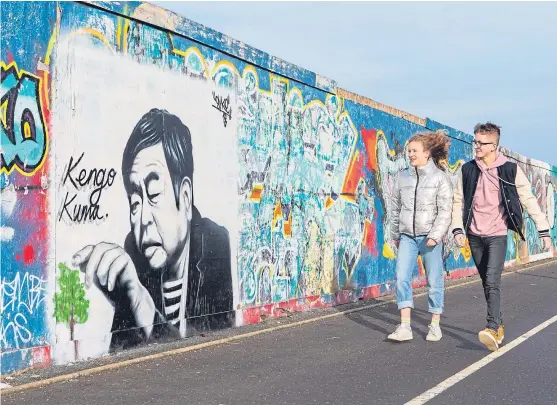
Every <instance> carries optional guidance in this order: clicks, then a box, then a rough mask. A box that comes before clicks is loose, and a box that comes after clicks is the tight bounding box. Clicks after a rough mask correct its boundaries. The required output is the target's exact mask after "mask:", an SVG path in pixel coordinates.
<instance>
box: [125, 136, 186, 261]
mask: <svg viewBox="0 0 557 405" xmlns="http://www.w3.org/2000/svg"><path fill="white" fill-rule="evenodd" d="M130 182H131V185H132V193H131V195H130V196H129V201H130V223H131V227H132V231H133V235H134V238H135V242H136V244H137V247H138V249H139V250H140V251H141V253H142V254H143V256H144V257H145V258H146V259H147V260H148V261H149V264H150V265H151V268H152V269H154V270H160V269H162V268H164V267H165V266H168V267H172V265H173V264H175V263H176V262H177V261H178V260H179V259H180V257H181V256H183V255H184V249H185V247H186V240H187V236H188V232H189V229H188V228H189V220H190V219H191V195H192V193H191V182H190V179H188V178H185V179H184V180H183V181H182V183H181V187H180V191H179V195H178V201H179V204H178V206H176V197H175V194H174V189H173V187H172V180H171V178H170V172H169V171H168V167H167V164H166V158H165V156H164V150H163V148H162V144H160V143H159V144H157V145H154V146H151V147H148V148H145V149H143V150H142V151H141V152H139V153H138V154H137V156H136V158H135V160H134V162H133V165H132V168H131V173H130Z"/></svg>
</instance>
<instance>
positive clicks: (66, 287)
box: [54, 263, 89, 357]
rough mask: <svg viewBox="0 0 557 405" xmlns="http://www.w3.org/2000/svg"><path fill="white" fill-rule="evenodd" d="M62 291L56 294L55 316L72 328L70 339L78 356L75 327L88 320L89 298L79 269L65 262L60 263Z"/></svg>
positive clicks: (59, 283) (58, 321) (59, 321)
mask: <svg viewBox="0 0 557 405" xmlns="http://www.w3.org/2000/svg"><path fill="white" fill-rule="evenodd" d="M58 269H59V270H60V275H59V277H58V286H59V287H60V291H59V292H57V293H56V294H55V295H54V316H55V317H56V322H57V323H65V324H66V325H68V327H69V328H70V339H71V340H72V341H73V342H74V346H75V347H74V349H75V355H76V357H77V342H76V341H75V340H74V327H75V325H76V324H78V323H85V322H87V318H88V317H89V315H88V310H89V300H88V299H86V298H85V289H84V288H83V284H82V283H81V282H80V281H79V270H72V269H70V268H69V267H68V266H66V265H65V264H64V263H59V264H58Z"/></svg>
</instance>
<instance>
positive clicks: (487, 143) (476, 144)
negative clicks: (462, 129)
mask: <svg viewBox="0 0 557 405" xmlns="http://www.w3.org/2000/svg"><path fill="white" fill-rule="evenodd" d="M472 145H474V146H475V147H476V148H481V147H482V146H484V145H495V143H493V142H480V141H472Z"/></svg>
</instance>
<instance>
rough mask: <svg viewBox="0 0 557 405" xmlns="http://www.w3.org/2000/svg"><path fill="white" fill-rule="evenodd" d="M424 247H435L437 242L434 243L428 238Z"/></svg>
mask: <svg viewBox="0 0 557 405" xmlns="http://www.w3.org/2000/svg"><path fill="white" fill-rule="evenodd" d="M425 245H426V246H427V247H434V246H437V242H435V241H434V240H433V239H429V238H428V240H427V243H426V244H425Z"/></svg>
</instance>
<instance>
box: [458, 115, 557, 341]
mask: <svg viewBox="0 0 557 405" xmlns="http://www.w3.org/2000/svg"><path fill="white" fill-rule="evenodd" d="M474 135H475V140H474V141H473V145H474V149H475V152H476V158H475V159H474V160H472V161H470V162H468V163H466V164H465V165H463V166H462V171H461V172H460V174H459V178H458V185H457V188H456V190H455V194H454V198H453V218H452V225H451V229H452V230H453V231H452V232H453V234H454V236H455V240H456V243H457V245H458V246H460V247H463V246H464V243H465V239H466V237H467V238H468V242H469V245H470V249H471V250H472V257H473V259H474V263H475V264H476V267H477V268H478V273H479V274H480V277H481V279H482V285H483V289H484V295H485V299H486V301H487V327H486V328H485V329H484V330H482V331H481V332H479V334H478V338H479V340H480V342H482V344H484V345H485V346H487V348H488V349H489V350H491V351H494V350H497V349H498V348H499V345H501V343H502V342H503V339H504V336H505V334H504V325H503V319H502V314H501V309H500V306H501V287H500V284H501V273H502V272H503V267H504V264H505V257H506V252H507V234H508V230H509V229H510V230H511V231H514V232H517V233H518V234H519V235H520V237H521V238H522V240H525V239H524V235H523V233H522V228H523V216H522V208H521V207H524V209H525V210H526V211H527V212H528V214H530V216H531V217H532V219H533V220H534V223H535V224H536V228H537V229H538V233H539V236H540V238H541V239H542V242H543V244H544V245H545V247H550V246H551V240H550V238H549V223H548V221H547V218H546V217H545V215H544V214H543V212H542V210H541V209H540V207H539V205H538V201H537V199H536V197H535V196H534V195H533V194H532V191H531V185H530V182H529V181H528V179H527V178H526V175H525V174H524V172H523V171H522V169H521V168H520V166H518V165H517V164H516V163H513V162H510V161H508V160H507V159H506V158H505V156H503V154H501V153H500V152H499V151H498V146H499V139H500V136H501V131H500V127H498V126H497V125H495V124H493V123H490V122H488V123H486V124H478V125H476V127H475V128H474Z"/></svg>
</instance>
